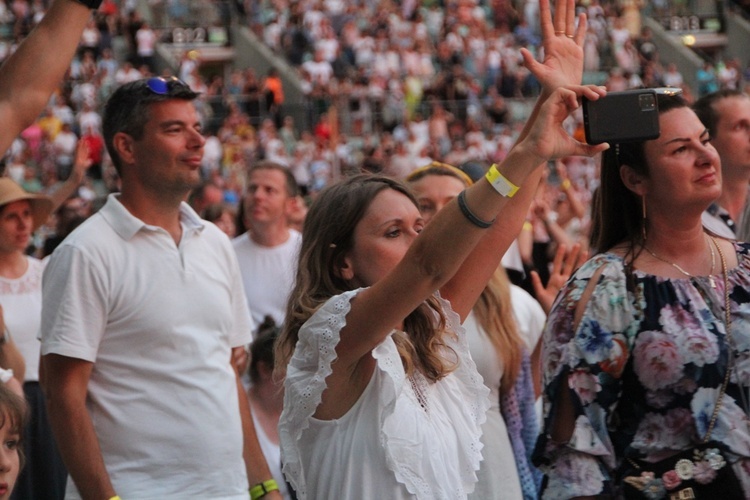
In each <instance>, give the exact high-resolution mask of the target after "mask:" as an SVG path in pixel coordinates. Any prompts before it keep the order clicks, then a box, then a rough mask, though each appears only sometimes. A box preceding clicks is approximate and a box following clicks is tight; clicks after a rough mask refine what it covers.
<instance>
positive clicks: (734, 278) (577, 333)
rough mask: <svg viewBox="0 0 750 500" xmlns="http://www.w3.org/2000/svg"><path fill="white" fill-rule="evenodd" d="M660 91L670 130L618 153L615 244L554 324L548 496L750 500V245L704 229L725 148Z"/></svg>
mask: <svg viewBox="0 0 750 500" xmlns="http://www.w3.org/2000/svg"><path fill="white" fill-rule="evenodd" d="M657 100H658V111H659V125H660V129H661V135H660V137H659V138H657V139H654V140H649V141H644V142H634V143H627V144H625V143H623V144H618V145H613V147H612V148H611V149H610V150H608V151H606V152H605V153H604V156H603V160H602V171H601V187H600V190H599V194H598V201H597V203H595V206H598V207H599V208H598V211H597V212H596V213H595V214H594V220H593V230H594V234H595V235H597V240H596V241H594V246H595V247H596V248H597V249H598V251H599V252H601V253H599V254H598V255H595V256H594V257H593V258H592V259H591V260H589V261H588V262H587V263H586V264H584V265H583V266H582V267H581V268H580V269H579V270H578V271H577V272H576V273H575V275H574V276H573V278H572V279H571V280H570V281H569V282H568V284H567V285H566V286H565V287H564V288H563V290H562V292H561V294H560V295H559V296H558V298H557V300H556V302H555V304H554V305H553V308H552V311H551V313H550V316H549V319H548V323H547V327H546V330H545V333H544V352H543V366H544V367H545V369H546V374H545V393H544V397H545V401H544V407H545V410H544V413H545V416H546V421H545V428H544V432H543V434H542V436H541V437H540V440H539V442H538V443H537V447H536V450H535V453H536V456H535V461H536V463H537V465H539V466H540V468H542V469H543V470H544V472H545V474H546V480H545V483H546V485H545V491H544V495H543V498H551V499H563V498H575V497H594V496H596V497H597V498H601V497H602V496H604V497H606V498H621V497H622V496H624V497H625V498H650V499H657V498H727V499H728V498H749V497H750V430H749V427H750V418H748V414H749V413H750V395H749V394H748V386H749V385H750V363H748V362H747V360H749V359H750V328H748V325H750V294H748V290H749V289H750V246H748V245H747V244H740V243H735V242H731V241H728V240H724V239H721V238H718V237H716V236H715V235H713V234H711V233H708V232H706V231H705V230H704V228H703V226H702V224H701V214H702V213H703V211H704V210H705V209H706V207H707V206H708V205H709V204H710V203H711V202H712V201H713V200H715V199H716V198H717V197H718V196H719V194H720V193H721V169H720V163H719V157H718V154H717V152H716V150H715V149H714V148H713V146H712V145H711V143H710V142H709V136H708V131H707V130H706V127H705V126H704V125H703V124H702V123H701V122H700V120H699V119H698V117H697V116H696V115H695V113H694V112H693V111H692V110H691V109H690V108H689V107H687V105H686V103H685V101H684V100H683V99H681V98H680V97H679V96H674V95H657ZM735 476H736V477H735ZM737 478H739V482H738V481H737Z"/></svg>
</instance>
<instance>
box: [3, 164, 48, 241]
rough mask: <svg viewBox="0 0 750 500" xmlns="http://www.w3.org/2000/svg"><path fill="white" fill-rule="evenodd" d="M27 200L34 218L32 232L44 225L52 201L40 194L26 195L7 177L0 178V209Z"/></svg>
mask: <svg viewBox="0 0 750 500" xmlns="http://www.w3.org/2000/svg"><path fill="white" fill-rule="evenodd" d="M20 200H29V202H30V203H31V212H32V215H33V217H34V230H35V231H36V229H37V228H38V227H39V226H41V225H42V224H44V223H45V222H46V221H47V218H48V217H49V214H50V213H52V200H51V199H50V198H49V197H47V196H44V195H42V194H32V193H27V192H26V191H24V190H23V188H22V187H21V186H19V185H18V184H16V183H15V182H14V181H13V180H12V179H9V178H8V177H2V178H0V209H1V208H3V207H4V206H5V205H7V204H8V203H13V202H14V201H20Z"/></svg>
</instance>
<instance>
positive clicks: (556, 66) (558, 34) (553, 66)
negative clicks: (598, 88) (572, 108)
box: [521, 0, 588, 94]
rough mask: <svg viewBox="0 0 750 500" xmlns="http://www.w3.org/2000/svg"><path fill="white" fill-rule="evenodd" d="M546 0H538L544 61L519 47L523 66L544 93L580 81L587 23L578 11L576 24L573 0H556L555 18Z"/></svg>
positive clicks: (578, 83)
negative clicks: (534, 78)
mask: <svg viewBox="0 0 750 500" xmlns="http://www.w3.org/2000/svg"><path fill="white" fill-rule="evenodd" d="M549 3H550V0H540V1H539V19H540V23H541V28H542V47H543V48H544V60H543V61H542V62H539V61H537V60H536V59H535V58H534V56H533V55H532V54H531V52H529V51H528V50H527V49H525V48H523V49H521V55H522V56H523V60H524V65H525V66H526V67H527V68H528V69H529V71H531V72H532V73H533V74H534V76H535V77H536V78H537V80H539V83H540V84H541V85H542V89H543V92H544V93H546V94H550V93H552V91H554V90H555V89H556V88H558V87H564V86H567V85H580V84H581V79H582V77H583V41H584V38H585V37H586V29H587V26H588V23H587V21H586V14H581V15H580V16H578V27H576V22H575V21H576V16H575V0H555V14H554V19H553V16H552V13H551V12H550V4H549Z"/></svg>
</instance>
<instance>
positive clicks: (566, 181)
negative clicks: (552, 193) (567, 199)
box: [560, 179, 570, 191]
mask: <svg viewBox="0 0 750 500" xmlns="http://www.w3.org/2000/svg"><path fill="white" fill-rule="evenodd" d="M560 187H561V188H562V189H563V190H564V191H567V190H568V189H570V179H563V181H562V184H560Z"/></svg>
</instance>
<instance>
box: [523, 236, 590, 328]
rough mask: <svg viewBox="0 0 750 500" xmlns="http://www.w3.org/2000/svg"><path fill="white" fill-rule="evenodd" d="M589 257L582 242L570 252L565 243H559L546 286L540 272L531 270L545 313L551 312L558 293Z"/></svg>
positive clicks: (533, 282)
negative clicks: (582, 247)
mask: <svg viewBox="0 0 750 500" xmlns="http://www.w3.org/2000/svg"><path fill="white" fill-rule="evenodd" d="M587 258H588V252H586V251H585V250H581V245H580V243H576V244H575V245H573V247H572V248H571V249H570V252H566V248H565V245H559V246H558V247H557V252H555V259H554V260H553V261H552V271H551V272H550V274H549V280H548V281H547V286H546V287H545V286H544V285H542V279H541V278H540V277H539V273H537V272H536V271H531V284H532V285H533V287H534V294H535V295H536V300H537V301H539V304H540V305H541V306H542V309H544V312H545V313H547V314H549V311H550V309H552V303H553V302H554V301H555V297H557V293H558V292H559V291H560V289H561V288H562V287H563V285H564V284H565V283H566V282H567V281H568V279H569V278H570V277H571V276H572V275H573V272H574V271H575V270H576V269H578V268H579V267H580V266H581V264H583V263H584V262H586V259H587Z"/></svg>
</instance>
